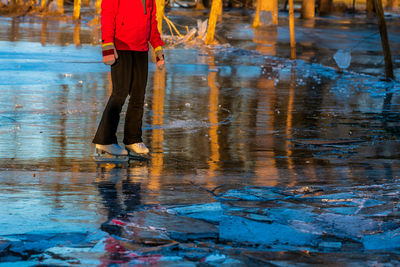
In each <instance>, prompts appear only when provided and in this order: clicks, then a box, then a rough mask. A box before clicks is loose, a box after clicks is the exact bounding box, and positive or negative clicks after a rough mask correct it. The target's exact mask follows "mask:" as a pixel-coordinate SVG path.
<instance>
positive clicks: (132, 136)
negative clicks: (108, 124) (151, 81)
mask: <svg viewBox="0 0 400 267" xmlns="http://www.w3.org/2000/svg"><path fill="white" fill-rule="evenodd" d="M132 58H133V62H132V65H133V81H132V83H131V87H130V92H129V93H130V98H129V104H128V110H127V113H126V117H125V128H124V144H126V145H130V144H134V143H140V142H142V118H143V105H144V96H145V90H146V84H147V74H148V52H141V51H134V52H133V56H132Z"/></svg>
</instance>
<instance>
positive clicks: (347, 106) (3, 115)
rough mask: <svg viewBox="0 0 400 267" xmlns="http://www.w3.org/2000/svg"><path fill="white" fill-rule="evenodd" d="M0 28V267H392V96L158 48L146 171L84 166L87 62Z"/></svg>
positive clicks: (374, 86)
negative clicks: (337, 266) (343, 266)
mask: <svg viewBox="0 0 400 267" xmlns="http://www.w3.org/2000/svg"><path fill="white" fill-rule="evenodd" d="M53 23H54V22H53ZM56 24H57V23H56ZM0 25H1V26H0V31H1V32H2V33H7V32H9V33H8V34H5V35H3V34H1V35H0V36H1V37H0V38H1V40H0V63H1V64H0V91H1V96H0V107H1V108H0V136H1V138H0V163H1V165H0V168H1V173H0V185H1V186H0V205H1V208H0V214H1V216H0V261H1V262H19V261H22V260H24V261H26V263H27V264H28V266H29V264H36V263H38V262H42V263H43V264H48V265H56V264H62V263H66V262H67V264H82V265H90V264H93V265H96V264H101V263H103V264H112V263H117V264H124V263H126V264H128V263H130V264H135V263H137V264H140V263H150V264H151V263H156V262H161V264H163V265H168V264H171V265H174V264H176V263H177V262H180V263H181V264H182V265H183V264H185V265H188V266H191V265H194V264H201V263H207V264H209V265H226V266H228V265H229V266H241V265H252V264H253V265H257V264H258V265H259V264H275V265H285V264H286V265H290V264H293V263H297V262H300V263H304V264H311V263H318V264H334V263H337V262H338V261H339V262H342V263H350V264H359V263H367V264H376V263H385V264H387V265H389V266H390V265H393V266H396V265H398V264H399V256H398V253H399V244H400V239H399V236H400V235H399V234H400V232H399V231H400V229H399V226H400V225H399V223H400V221H399V208H400V207H399V203H398V195H399V186H398V180H399V175H400V170H399V168H400V167H399V166H400V155H399V151H400V147H399V145H400V144H399V141H398V137H399V124H400V120H399V103H400V99H399V90H400V85H399V83H398V82H390V83H388V82H383V81H381V80H380V79H379V78H377V77H373V76H368V75H365V74H358V73H355V72H354V71H353V70H349V71H344V72H343V73H338V72H337V71H336V70H335V69H334V68H332V67H326V66H323V65H321V64H317V63H314V64H311V63H308V62H306V61H302V60H298V61H296V62H293V61H290V60H286V59H282V58H278V57H275V56H266V55H265V53H262V52H263V51H252V50H244V49H239V48H235V47H224V46H221V47H217V48H215V49H183V48H175V49H167V50H166V58H167V63H168V68H167V70H166V71H165V72H164V71H157V70H155V68H154V65H151V66H150V75H149V80H148V81H149V82H148V91H147V97H146V105H145V108H146V110H145V117H144V140H145V142H146V143H147V144H148V145H149V147H150V148H151V150H152V157H151V160H150V161H149V162H131V163H130V164H128V165H126V166H114V165H112V164H109V165H107V164H106V165H101V166H96V164H94V162H93V158H92V155H93V152H94V151H93V147H92V145H91V138H92V137H93V135H94V132H95V130H96V127H97V123H98V121H99V119H100V116H101V112H102V110H103V107H104V104H105V102H106V100H107V96H108V94H109V92H110V80H109V79H110V78H109V74H108V72H107V71H108V69H107V68H106V67H105V66H103V65H102V64H101V57H100V53H99V47H98V46H91V45H90V44H83V45H80V44H79V45H78V46H76V45H68V42H72V39H71V38H72V33H71V34H70V35H69V34H66V35H60V34H59V33H57V31H56V30H53V31H45V32H46V35H45V37H46V40H47V41H48V42H49V43H46V45H42V44H41V43H40V41H41V40H42V38H43V36H39V35H40V33H41V32H42V31H41V30H40V29H42V27H43V25H41V24H35V23H15V22H14V21H10V20H5V21H2V22H1V24H0ZM57 25H58V24H57ZM57 25H56V26H57ZM56 26H54V25H53V24H52V23H51V22H49V24H48V25H47V26H46V27H48V28H47V29H52V28H51V27H55V29H57V27H56ZM61 26H62V25H61ZM13 27H14V28H13ZM15 27H17V29H20V31H18V30H17V31H15ZM58 27H60V26H59V25H58ZM62 27H64V28H63V29H64V30H63V31H62V32H64V33H68V32H69V31H72V30H73V29H72V28H68V26H62ZM11 29H14V30H11ZM24 29H25V30H24ZM87 31H88V30H87V29H85V28H83V29H82V32H81V36H82V40H84V38H87V40H90V39H91V38H90V37H88V36H92V35H90V34H89V33H88V32H87ZM10 33H13V34H15V33H19V35H18V34H17V35H16V36H11V35H10ZM28 33H30V34H28ZM39 37H41V38H39ZM10 40H11V41H10ZM75 40H76V38H75ZM15 41H18V42H15ZM82 43H85V42H84V41H82ZM345 48H346V47H343V49H345ZM259 52H261V54H260V53H259ZM120 129H121V130H122V127H120ZM119 137H120V140H121V137H122V136H121V131H119ZM338 258H340V260H338ZM16 264H21V263H16Z"/></svg>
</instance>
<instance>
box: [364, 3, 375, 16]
mask: <svg viewBox="0 0 400 267" xmlns="http://www.w3.org/2000/svg"><path fill="white" fill-rule="evenodd" d="M366 8H367V17H369V18H372V17H373V16H374V0H367V7H366Z"/></svg>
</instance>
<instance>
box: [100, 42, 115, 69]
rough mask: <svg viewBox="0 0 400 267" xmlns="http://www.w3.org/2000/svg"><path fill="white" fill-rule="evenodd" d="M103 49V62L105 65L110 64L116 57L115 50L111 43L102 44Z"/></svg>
mask: <svg viewBox="0 0 400 267" xmlns="http://www.w3.org/2000/svg"><path fill="white" fill-rule="evenodd" d="M102 50H103V63H104V64H106V65H112V64H114V63H115V61H116V60H117V58H118V53H117V50H116V49H115V46H114V44H113V43H107V44H103V45H102Z"/></svg>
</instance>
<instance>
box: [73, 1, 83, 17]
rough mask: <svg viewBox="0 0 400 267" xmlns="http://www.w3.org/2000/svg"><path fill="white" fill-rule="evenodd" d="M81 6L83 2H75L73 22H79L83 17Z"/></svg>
mask: <svg viewBox="0 0 400 267" xmlns="http://www.w3.org/2000/svg"><path fill="white" fill-rule="evenodd" d="M81 4H82V0H74V14H73V15H72V19H73V20H79V18H80V17H81Z"/></svg>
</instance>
